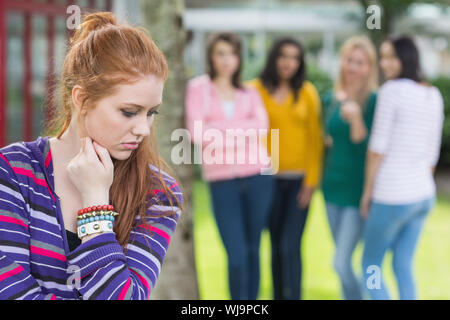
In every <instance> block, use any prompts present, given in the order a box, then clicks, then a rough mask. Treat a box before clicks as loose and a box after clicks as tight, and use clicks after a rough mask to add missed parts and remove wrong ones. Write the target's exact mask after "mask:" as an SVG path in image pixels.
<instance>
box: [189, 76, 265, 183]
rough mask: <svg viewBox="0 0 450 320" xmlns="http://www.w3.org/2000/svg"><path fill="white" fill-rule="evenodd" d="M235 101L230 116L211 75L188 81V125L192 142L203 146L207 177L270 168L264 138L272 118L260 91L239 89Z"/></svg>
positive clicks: (214, 178)
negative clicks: (226, 112)
mask: <svg viewBox="0 0 450 320" xmlns="http://www.w3.org/2000/svg"><path fill="white" fill-rule="evenodd" d="M234 103H235V109H234V114H233V116H232V117H231V118H230V119H229V120H227V117H226V114H225V112H224V108H223V104H222V101H221V100H220V97H219V94H218V91H217V89H216V87H215V85H214V83H213V82H212V81H211V80H210V78H209V76H208V75H203V76H199V77H196V78H194V79H192V80H190V81H189V82H188V85H187V92H186V127H187V129H188V130H189V133H190V135H191V140H192V142H194V143H195V144H197V145H198V146H200V147H201V162H202V163H201V164H202V171H203V178H204V179H205V180H207V181H217V180H227V179H233V178H238V177H248V176H251V175H255V174H260V173H261V172H264V171H266V170H267V169H269V168H270V159H269V158H268V155H267V148H266V145H267V144H266V143H264V141H265V140H264V139H262V138H263V137H265V136H266V133H267V130H268V128H269V122H268V117H267V114H266V110H265V108H264V105H263V102H262V100H261V98H260V96H259V94H258V92H257V91H256V90H255V89H252V88H245V89H238V90H237V92H236V95H235V100H234ZM261 130H265V131H261ZM197 151H198V150H197ZM198 159H200V157H198ZM194 161H195V156H194Z"/></svg>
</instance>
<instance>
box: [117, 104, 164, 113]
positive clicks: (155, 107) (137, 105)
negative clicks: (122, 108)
mask: <svg viewBox="0 0 450 320" xmlns="http://www.w3.org/2000/svg"><path fill="white" fill-rule="evenodd" d="M122 104H123V105H127V106H131V107H136V108H139V109H146V108H145V107H144V106H141V105H139V104H136V103H131V102H125V103H122ZM161 104H162V102H160V103H158V104H157V105H156V106H153V107H151V108H150V110H149V111H152V110H155V109H157V108H158V107H159V106H160V105H161Z"/></svg>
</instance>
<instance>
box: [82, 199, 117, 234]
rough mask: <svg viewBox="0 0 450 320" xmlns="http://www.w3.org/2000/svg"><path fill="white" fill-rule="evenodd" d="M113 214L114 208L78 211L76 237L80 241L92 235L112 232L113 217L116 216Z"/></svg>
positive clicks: (101, 207)
mask: <svg viewBox="0 0 450 320" xmlns="http://www.w3.org/2000/svg"><path fill="white" fill-rule="evenodd" d="M118 215H119V214H118V213H117V212H114V206H112V205H103V206H92V207H88V208H84V209H81V210H79V211H78V222H77V226H78V228H77V229H78V230H77V231H78V237H79V238H80V239H81V238H83V237H85V236H87V235H91V234H94V233H103V232H111V231H113V222H114V217H115V216H118Z"/></svg>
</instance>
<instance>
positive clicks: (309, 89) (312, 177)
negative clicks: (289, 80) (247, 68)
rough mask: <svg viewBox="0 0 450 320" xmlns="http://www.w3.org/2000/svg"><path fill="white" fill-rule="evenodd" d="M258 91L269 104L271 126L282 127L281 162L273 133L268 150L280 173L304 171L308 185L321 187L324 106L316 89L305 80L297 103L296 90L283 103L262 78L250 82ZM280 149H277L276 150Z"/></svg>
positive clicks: (266, 103)
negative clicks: (263, 82)
mask: <svg viewBox="0 0 450 320" xmlns="http://www.w3.org/2000/svg"><path fill="white" fill-rule="evenodd" d="M248 84H249V85H251V86H253V87H254V88H256V89H257V90H258V92H259V93H260V95H261V98H262V100H263V102H264V106H265V107H266V110H267V114H268V117H269V123H270V129H279V131H278V132H279V156H278V163H277V159H276V157H275V155H274V154H272V149H273V147H272V145H271V133H270V132H269V135H268V146H267V147H268V151H269V153H270V154H271V156H272V163H273V164H274V167H275V168H276V167H277V164H278V172H279V173H283V172H303V173H305V174H306V177H305V184H306V185H308V186H310V187H317V185H318V184H319V181H320V176H321V171H322V156H323V137H322V125H321V115H320V113H321V105H320V98H319V94H318V93H317V90H316V88H315V87H314V85H313V84H312V83H310V82H309V81H305V82H304V83H303V85H302V87H301V88H300V89H299V93H298V98H297V100H296V101H295V102H294V101H293V100H294V95H293V93H291V94H289V96H288V97H287V98H286V101H285V102H284V103H282V104H279V103H278V102H276V101H275V100H274V99H273V98H272V96H271V95H270V93H269V92H268V90H267V89H266V88H265V87H264V86H263V84H262V83H261V81H260V80H259V79H255V80H252V81H250V82H249V83H248ZM275 150H276V149H274V151H275Z"/></svg>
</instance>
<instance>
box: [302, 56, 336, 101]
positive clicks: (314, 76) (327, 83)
mask: <svg viewBox="0 0 450 320" xmlns="http://www.w3.org/2000/svg"><path fill="white" fill-rule="evenodd" d="M306 78H307V79H308V80H309V81H310V82H311V83H312V84H313V85H314V86H315V87H316V89H317V91H318V92H319V95H320V96H321V97H322V96H323V94H324V93H326V92H329V91H330V90H332V89H333V80H332V79H331V77H330V75H329V74H328V73H327V72H325V71H322V70H321V69H319V68H318V67H317V66H315V65H313V64H309V65H308V68H307V77H306Z"/></svg>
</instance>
